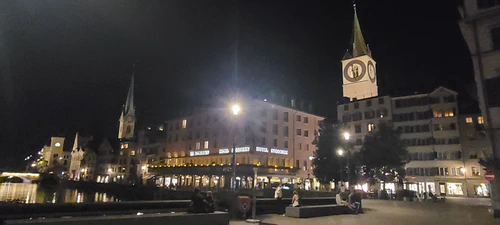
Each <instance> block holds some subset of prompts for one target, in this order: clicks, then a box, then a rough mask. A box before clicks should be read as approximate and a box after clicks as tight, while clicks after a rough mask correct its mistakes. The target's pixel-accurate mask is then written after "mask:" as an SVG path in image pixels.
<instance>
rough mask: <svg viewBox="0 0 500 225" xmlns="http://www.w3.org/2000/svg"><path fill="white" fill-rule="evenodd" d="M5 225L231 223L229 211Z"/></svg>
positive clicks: (22, 221) (8, 222) (25, 222)
mask: <svg viewBox="0 0 500 225" xmlns="http://www.w3.org/2000/svg"><path fill="white" fill-rule="evenodd" d="M3 224H4V225H11V224H12V225H14V224H16V225H23V224H30V225H38V224H40V225H42V224H43V225H49V224H51V225H52V224H54V225H142V224H147V225H165V224H186V225H189V224H193V225H198V224H204V225H229V214H228V213H227V212H214V213H206V214H205V213H197V214H190V213H161V214H144V215H116V216H89V217H70V218H47V219H43V218H37V219H23V220H5V221H3Z"/></svg>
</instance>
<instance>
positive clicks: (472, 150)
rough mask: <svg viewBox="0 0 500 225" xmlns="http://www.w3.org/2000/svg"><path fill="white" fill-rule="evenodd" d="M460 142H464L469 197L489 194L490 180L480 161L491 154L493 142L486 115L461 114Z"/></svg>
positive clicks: (463, 154)
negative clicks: (487, 126) (485, 123)
mask: <svg viewBox="0 0 500 225" xmlns="http://www.w3.org/2000/svg"><path fill="white" fill-rule="evenodd" d="M458 124H459V128H460V142H461V143H462V151H463V153H462V157H463V161H464V168H465V173H464V176H465V178H466V181H467V182H466V184H465V185H466V186H467V193H466V194H467V195H468V196H469V197H474V196H478V197H486V196H489V195H490V193H489V190H490V187H489V182H488V181H487V180H486V179H485V178H484V172H485V170H484V167H483V166H481V165H480V164H479V162H478V160H479V159H485V158H486V157H487V156H489V155H491V142H490V141H489V139H488V137H487V134H486V130H485V129H484V117H483V116H482V115H479V114H470V115H460V116H459V121H458Z"/></svg>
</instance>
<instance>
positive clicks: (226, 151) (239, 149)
mask: <svg viewBox="0 0 500 225" xmlns="http://www.w3.org/2000/svg"><path fill="white" fill-rule="evenodd" d="M231 150H232V149H231ZM229 152H233V151H229V149H227V148H221V149H219V154H228V153H229ZM235 152H236V153H241V152H250V147H239V148H236V151H235Z"/></svg>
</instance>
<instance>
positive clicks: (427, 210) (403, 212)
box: [230, 200, 500, 225]
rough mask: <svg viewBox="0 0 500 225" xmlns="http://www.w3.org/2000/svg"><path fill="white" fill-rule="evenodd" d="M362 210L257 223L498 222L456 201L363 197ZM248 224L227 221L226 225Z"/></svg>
mask: <svg viewBox="0 0 500 225" xmlns="http://www.w3.org/2000/svg"><path fill="white" fill-rule="evenodd" d="M363 208H364V213H363V214H359V215H336V216H326V217H316V218H309V219H297V218H289V217H284V216H281V215H261V216H258V219H260V220H261V225H275V224H279V225H281V224H282V225H297V224H306V225H344V224H345V225H347V224H349V225H356V224H363V225H396V224H398V225H399V224H403V225H417V224H425V225H434V224H436V225H448V224H450V225H467V224H474V225H476V224H477V225H493V224H498V225H500V219H493V216H492V214H491V213H490V211H489V209H488V207H487V206H484V205H482V204H473V205H470V204H457V203H454V202H447V203H444V204H443V203H431V202H401V201H384V200H363ZM243 224H249V223H246V222H245V221H231V223H230V225H243Z"/></svg>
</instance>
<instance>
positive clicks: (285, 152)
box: [164, 99, 324, 189]
mask: <svg viewBox="0 0 500 225" xmlns="http://www.w3.org/2000/svg"><path fill="white" fill-rule="evenodd" d="M292 101H293V100H292ZM291 105H292V107H284V106H280V105H277V104H274V103H270V102H267V99H266V100H265V101H264V100H255V99H248V100H245V101H243V102H241V112H240V113H239V114H238V115H233V114H232V112H231V110H230V108H228V109H227V110H220V109H206V110H200V111H199V112H196V113H194V114H192V115H190V116H185V117H181V118H178V119H175V120H170V121H168V122H167V128H166V129H167V143H166V148H165V149H166V152H165V153H164V154H165V155H164V158H165V165H166V166H186V165H187V166H195V167H196V166H225V165H230V164H231V162H232V149H233V144H234V145H235V146H236V163H237V164H238V165H256V166H261V167H271V168H276V170H280V171H283V169H286V170H288V169H291V170H293V171H294V172H293V173H289V174H281V175H272V174H271V175H269V174H268V175H266V176H263V177H260V178H259V179H260V181H261V182H263V183H267V184H270V183H279V182H283V183H289V184H296V183H300V184H301V185H303V188H305V189H313V188H314V184H313V182H314V179H313V177H314V176H313V172H312V157H313V155H314V154H313V152H314V151H315V150H316V145H315V139H316V135H317V132H318V130H319V123H320V122H321V121H322V120H323V119H324V118H323V117H320V116H317V115H313V114H310V113H307V112H304V111H299V110H297V109H295V108H293V106H294V102H292V103H291ZM169 179H170V180H168V181H165V185H170V184H173V185H176V183H177V182H178V181H174V180H173V178H169ZM200 179H202V178H201V177H200ZM310 179H312V181H311V180H310ZM193 182H200V181H196V180H194V181H193ZM201 183H203V184H204V183H205V182H201ZM248 183H250V182H248Z"/></svg>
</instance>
